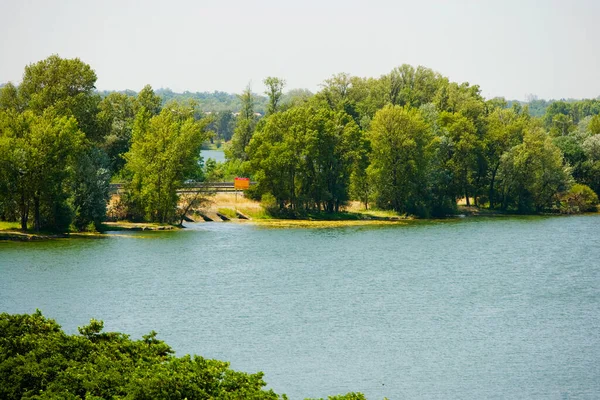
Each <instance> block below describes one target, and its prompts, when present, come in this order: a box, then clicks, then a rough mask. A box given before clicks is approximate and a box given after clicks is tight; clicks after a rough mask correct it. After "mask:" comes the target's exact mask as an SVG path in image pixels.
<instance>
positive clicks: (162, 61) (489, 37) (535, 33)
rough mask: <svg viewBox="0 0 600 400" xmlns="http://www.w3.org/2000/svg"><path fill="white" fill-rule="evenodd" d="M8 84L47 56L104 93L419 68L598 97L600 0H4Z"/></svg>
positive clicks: (501, 92)
mask: <svg viewBox="0 0 600 400" xmlns="http://www.w3.org/2000/svg"><path fill="white" fill-rule="evenodd" d="M0 11H1V14H2V19H1V20H0V37H1V38H2V39H1V40H0V82H8V81H11V82H14V83H18V82H20V81H21V78H22V75H23V70H24V67H25V66H26V65H28V64H31V63H34V62H37V61H40V60H43V59H44V58H46V57H48V56H49V55H51V54H58V55H59V56H61V57H63V58H74V57H78V58H80V59H81V60H82V61H84V62H86V63H88V64H90V65H91V67H92V68H93V69H94V70H95V71H96V74H97V76H98V81H97V82H96V87H97V88H98V89H100V90H124V89H132V90H136V91H138V90H140V89H141V88H142V87H143V86H144V85H146V84H150V85H152V87H154V88H155V89H156V88H161V87H163V88H170V89H172V90H173V91H175V92H182V91H185V90H188V91H192V92H195V91H214V90H219V91H225V92H230V93H239V92H241V91H242V90H243V89H244V87H246V85H248V83H251V85H252V89H253V91H254V92H257V93H260V92H262V91H263V90H264V86H263V84H262V81H263V79H264V78H265V77H267V76H276V77H280V78H283V79H285V80H286V82H287V85H286V88H287V89H292V88H306V89H309V90H311V91H313V92H314V91H317V90H318V89H319V85H320V84H321V83H322V82H323V81H324V80H325V79H327V78H329V77H331V76H332V75H333V74H336V73H340V72H346V73H349V74H351V75H356V76H361V77H379V76H381V75H383V74H386V73H389V72H390V71H391V70H392V69H393V68H394V67H396V66H399V65H401V64H411V65H414V66H417V65H423V66H425V67H428V68H431V69H433V70H435V71H437V72H439V73H441V74H442V75H444V76H447V77H448V78H450V80H452V81H457V82H469V83H471V84H478V85H479V86H480V87H481V89H482V93H483V95H484V96H485V97H486V98H492V97H505V98H507V99H517V100H525V99H526V98H528V96H530V95H536V96H537V97H538V98H544V99H560V98H595V97H598V96H600V77H599V73H600V41H599V39H600V22H598V21H600V0H572V1H566V0H561V1H555V0H520V1H518V0H503V1H498V0H490V1H488V0H479V1H476V0H472V1H469V0H454V1H452V0H447V1H442V0H437V1H436V0H421V1H419V0H413V1H404V0H396V1H385V0H370V1H353V0H318V1H315V0H297V1H286V0H254V1H247V0H246V1H241V0H240V1H238V0H212V1H205V0H195V1H194V0H189V1H186V0H171V1H166V0H161V1H156V0H145V1H132V0H103V1H97V0H93V1H88V0H60V1H59V0H54V1H50V0H36V1H33V0H0Z"/></svg>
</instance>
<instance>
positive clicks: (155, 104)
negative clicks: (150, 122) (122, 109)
mask: <svg viewBox="0 0 600 400" xmlns="http://www.w3.org/2000/svg"><path fill="white" fill-rule="evenodd" d="M142 108H143V109H145V110H146V111H147V112H148V113H150V115H151V116H154V115H158V114H160V111H161V109H162V100H161V98H160V96H158V95H157V94H156V93H154V90H153V89H152V86H150V85H146V86H144V88H143V89H142V90H141V91H140V92H139V93H138V95H137V97H136V98H135V101H134V111H135V113H136V114H137V113H139V111H140V110H141V109H142Z"/></svg>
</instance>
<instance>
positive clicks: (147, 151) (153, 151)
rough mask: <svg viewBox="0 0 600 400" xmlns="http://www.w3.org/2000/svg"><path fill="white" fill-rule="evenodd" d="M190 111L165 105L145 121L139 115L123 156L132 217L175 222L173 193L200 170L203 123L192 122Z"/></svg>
mask: <svg viewBox="0 0 600 400" xmlns="http://www.w3.org/2000/svg"><path fill="white" fill-rule="evenodd" d="M193 113H194V110H193V109H192V108H190V107H186V106H184V105H182V104H178V103H169V104H168V105H167V106H165V108H164V109H163V110H162V111H161V112H160V114H158V115H156V116H153V117H151V118H150V119H147V115H146V113H143V112H142V113H139V114H138V115H137V117H136V121H135V124H134V128H133V140H132V144H131V148H130V150H129V151H128V152H127V153H126V154H125V156H124V157H125V160H126V164H125V174H126V176H127V177H128V180H129V182H128V184H127V188H128V192H129V193H128V201H129V203H130V204H129V205H130V210H131V212H132V214H133V215H132V216H133V217H136V218H145V219H147V220H149V221H157V222H162V223H165V222H173V221H175V220H176V219H177V215H176V210H177V201H178V195H177V189H178V188H180V187H181V186H182V185H183V182H184V181H185V180H186V179H188V178H191V177H194V176H195V175H196V174H198V173H199V170H200V163H199V158H200V148H201V146H202V142H203V141H204V140H205V139H206V134H205V133H204V128H205V127H206V125H207V121H202V120H201V121H195V120H194V118H193Z"/></svg>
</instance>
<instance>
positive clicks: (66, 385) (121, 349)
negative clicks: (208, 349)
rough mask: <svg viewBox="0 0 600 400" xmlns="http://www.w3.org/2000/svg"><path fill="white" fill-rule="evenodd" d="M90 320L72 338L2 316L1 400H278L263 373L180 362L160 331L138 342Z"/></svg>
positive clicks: (40, 323) (32, 320)
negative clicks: (105, 329)
mask: <svg viewBox="0 0 600 400" xmlns="http://www.w3.org/2000/svg"><path fill="white" fill-rule="evenodd" d="M102 329H103V323H102V322H101V321H96V320H91V321H90V324H89V325H87V326H84V327H80V328H79V335H67V334H65V333H64V332H63V331H62V330H61V329H60V326H59V325H58V324H57V323H56V322H55V321H53V320H51V319H47V318H45V317H44V316H43V315H42V314H41V313H40V312H39V311H37V312H36V313H35V314H32V315H27V314H25V315H9V314H6V313H3V314H0V398H2V399H6V400H11V399H56V398H62V399H100V398H121V399H140V400H141V399H184V398H188V399H234V398H252V399H278V398H280V397H279V396H278V395H277V394H275V393H274V392H273V391H272V390H265V389H264V386H265V382H264V381H263V379H262V376H263V374H262V373H260V372H258V373H255V374H247V373H244V372H238V371H233V370H231V369H230V368H229V364H228V363H226V362H222V361H218V360H209V359H205V358H202V357H200V356H193V357H192V356H189V355H186V356H183V357H176V356H174V355H173V350H172V349H171V348H170V347H169V346H168V345H167V344H165V343H164V342H163V341H161V340H159V339H157V335H156V332H151V333H150V334H148V335H145V336H143V338H142V339H141V340H132V339H130V338H129V336H128V335H125V334H122V333H116V332H102ZM283 398H285V396H284V397H283Z"/></svg>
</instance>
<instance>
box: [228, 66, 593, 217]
mask: <svg viewBox="0 0 600 400" xmlns="http://www.w3.org/2000/svg"><path fill="white" fill-rule="evenodd" d="M274 83H275V84H274ZM283 83H284V81H282V80H280V79H276V78H269V79H267V80H266V81H265V84H266V85H267V87H268V88H269V89H268V90H267V94H268V95H269V108H268V109H267V115H266V117H265V118H262V119H260V120H256V119H255V118H253V117H251V115H252V113H250V112H246V113H245V115H246V116H242V117H241V118H239V121H238V125H237V126H238V129H237V130H236V132H235V134H234V136H233V139H232V143H231V147H230V149H229V151H228V153H227V155H228V157H229V159H230V163H231V162H233V163H238V165H239V166H240V167H239V172H240V173H245V174H247V175H249V176H252V177H253V179H255V180H256V181H257V182H258V185H257V186H256V187H255V188H254V189H253V192H252V195H254V196H255V197H256V198H266V199H268V201H270V202H272V203H274V204H275V205H276V206H277V208H278V209H279V210H280V211H282V212H285V213H291V214H302V213H304V212H307V211H321V210H324V211H328V212H332V211H337V210H339V209H340V207H341V206H342V205H344V204H345V203H346V202H347V201H348V200H349V199H357V200H358V199H360V200H361V201H362V202H363V203H364V204H365V206H369V205H370V204H373V205H375V206H376V207H379V208H382V209H390V210H395V211H397V212H401V213H409V214H414V215H418V216H423V217H428V216H443V215H447V214H451V213H453V212H455V209H456V203H457V200H458V199H461V198H464V199H465V201H466V203H467V205H471V201H472V202H473V204H474V205H476V206H480V207H489V208H490V209H501V210H508V211H515V212H520V213H535V212H542V211H556V212H582V211H587V210H591V209H594V208H595V205H596V203H597V195H596V193H598V192H599V191H600V157H599V156H600V153H599V149H600V147H599V144H600V116H599V115H598V114H599V113H600V100H583V101H579V102H570V103H569V102H554V103H552V104H551V105H550V106H549V107H548V108H547V110H546V113H545V115H544V117H543V118H534V117H532V116H531V115H530V114H529V112H528V110H527V107H522V106H521V105H520V104H513V106H512V107H510V108H508V107H507V102H506V101H505V100H504V99H491V100H486V99H484V98H483V97H482V96H481V93H480V89H479V87H478V86H476V85H470V84H468V83H461V84H459V83H455V82H450V81H449V80H448V78H446V77H444V76H442V75H440V74H438V73H436V72H434V71H432V70H430V69H427V68H424V67H418V68H414V67H412V66H409V65H402V66H400V67H398V68H395V69H394V70H392V71H391V72H390V73H389V74H387V75H384V76H381V77H379V78H360V77H354V76H350V75H347V74H339V75H335V76H333V77H332V78H331V79H329V80H327V81H325V82H324V84H323V85H322V90H321V91H320V92H318V93H317V94H315V95H313V96H303V97H299V98H296V99H291V101H288V102H287V103H285V104H283V103H280V102H279V101H278V99H280V98H281V93H282V88H283ZM243 99H244V98H243V97H242V100H243ZM246 103H247V104H248V107H250V108H251V99H249V100H248V101H246ZM243 108H244V106H243V107H242V109H243ZM241 127H243V129H241Z"/></svg>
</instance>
